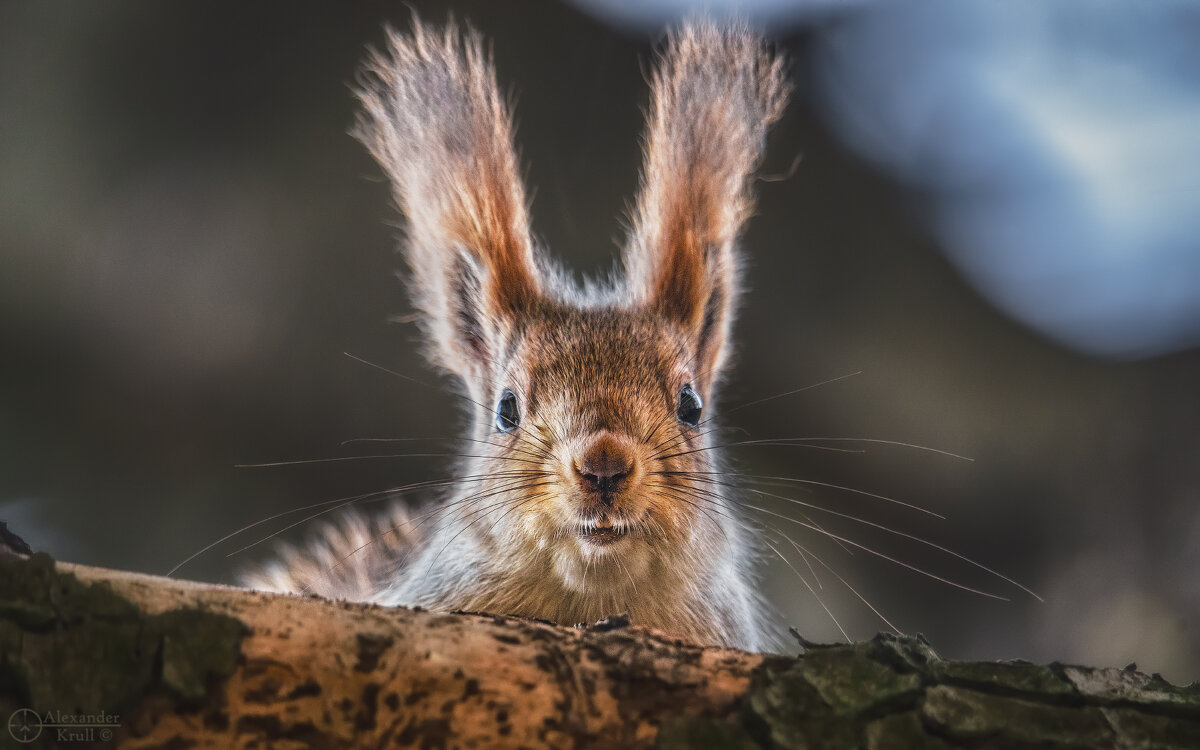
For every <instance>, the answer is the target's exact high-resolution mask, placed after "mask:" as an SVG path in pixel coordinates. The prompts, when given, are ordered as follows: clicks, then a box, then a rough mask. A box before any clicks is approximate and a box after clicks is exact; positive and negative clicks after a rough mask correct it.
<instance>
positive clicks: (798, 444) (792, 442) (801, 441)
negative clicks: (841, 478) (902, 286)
mask: <svg viewBox="0 0 1200 750" xmlns="http://www.w3.org/2000/svg"><path fill="white" fill-rule="evenodd" d="M833 441H852V442H859V443H879V444H882V445H895V446H899V447H903V448H912V449H913V450H919V451H925V452H927V453H937V454H939V455H943V456H947V457H949V458H955V459H958V460H960V461H971V462H974V460H975V459H973V458H970V457H969V456H961V455H959V454H957V453H951V452H950V451H945V450H942V449H940V448H931V447H929V446H927V445H918V444H916V443H905V442H902V441H899V440H880V439H874V438H850V437H838V438H831V437H811V438H803V437H801V438H765V439H762V440H738V441H735V442H732V443H720V444H718V445H709V446H704V447H701V448H692V449H690V450H686V451H679V452H677V453H670V454H668V455H665V456H661V459H662V460H664V461H665V460H667V459H669V458H676V457H678V456H687V455H691V454H693V453H701V452H704V451H712V450H720V449H724V448H741V447H744V446H747V445H759V446H766V445H773V446H784V447H793V448H817V447H819V446H815V445H812V443H815V442H833Z"/></svg>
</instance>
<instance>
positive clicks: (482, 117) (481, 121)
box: [353, 22, 541, 384]
mask: <svg viewBox="0 0 1200 750" xmlns="http://www.w3.org/2000/svg"><path fill="white" fill-rule="evenodd" d="M357 94H358V97H359V99H360V101H361V103H362V110H361V112H360V113H359V116H358V120H357V122H356V124H355V127H354V130H353V134H354V135H355V136H356V137H357V138H358V139H359V140H360V141H362V142H363V144H365V145H366V147H367V148H368V150H370V152H371V154H372V155H373V156H374V157H375V159H376V161H378V162H379V164H380V166H382V167H383V169H384V171H385V172H386V173H387V175H388V177H389V178H390V180H391V183H392V190H393V194H394V196H395V199H396V203H397V205H398V206H399V208H400V210H401V211H402V212H403V213H404V215H405V216H406V217H407V219H408V224H407V238H406V243H405V251H406V257H407V260H408V265H409V269H410V271H411V278H410V294H411V296H412V299H413V303H414V305H415V306H416V308H417V309H418V310H419V311H420V312H421V313H422V318H421V319H422V321H423V324H424V327H425V330H426V335H427V337H428V338H429V341H430V355H431V358H432V359H433V360H434V362H435V363H436V364H439V365H441V366H443V367H445V368H447V369H449V370H451V371H453V372H455V373H457V374H459V375H460V376H462V377H463V378H464V379H465V380H467V381H468V383H469V384H470V383H471V381H472V380H477V379H478V378H479V377H481V376H482V377H486V368H487V367H488V366H490V365H489V363H490V362H491V361H492V360H493V359H494V354H495V351H496V342H497V341H498V340H500V339H502V338H504V337H505V336H506V335H507V334H508V333H509V329H511V327H513V326H515V325H518V324H519V323H520V319H521V315H522V313H523V311H525V310H527V309H528V307H529V306H530V305H532V304H533V303H534V302H535V301H536V300H537V299H538V297H539V296H540V294H541V283H540V281H539V276H538V271H537V268H538V264H537V261H536V258H535V251H534V248H533V243H532V241H531V240H530V236H529V227H528V211H527V208H526V201H525V191H524V189H523V187H522V185H521V181H520V178H519V176H518V169H517V159H516V156H515V154H514V151H513V144H512V118H511V116H510V114H509V111H508V108H507V106H506V105H505V103H504V101H503V99H502V98H501V96H500V94H499V91H498V88H497V85H496V75H495V71H494V70H493V66H492V63H491V60H490V58H489V56H488V55H487V53H486V52H485V51H484V49H483V42H482V40H481V38H480V36H479V34H477V33H476V32H474V31H472V30H470V29H468V30H466V31H465V32H463V31H460V30H459V29H458V28H457V27H456V26H454V25H453V24H451V25H449V26H448V27H447V28H446V29H445V30H444V31H440V32H439V31H436V30H434V29H432V28H431V27H428V26H425V25H423V24H421V23H419V22H418V23H415V24H414V27H413V30H412V32H411V34H407V35H405V34H400V33H397V32H395V31H393V30H391V29H388V30H387V47H386V50H385V51H384V52H382V53H381V52H372V53H371V55H370V57H369V58H368V61H367V63H366V65H365V67H364V68H363V70H362V71H361V73H360V76H359V86H358V90H357Z"/></svg>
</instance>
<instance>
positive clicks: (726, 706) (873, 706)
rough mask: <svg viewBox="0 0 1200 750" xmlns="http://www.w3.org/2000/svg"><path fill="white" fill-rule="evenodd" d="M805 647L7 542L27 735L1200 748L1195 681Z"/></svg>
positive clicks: (7, 609)
mask: <svg viewBox="0 0 1200 750" xmlns="http://www.w3.org/2000/svg"><path fill="white" fill-rule="evenodd" d="M806 646H807V649H806V653H805V654H804V655H803V656H801V657H799V658H792V657H786V656H773V655H761V654H750V653H745V652H740V651H730V650H724V649H718V648H699V647H696V646H692V645H688V644H684V643H681V642H678V641H675V640H672V639H668V638H664V637H661V636H660V635H657V634H654V633H651V632H647V631H644V630H642V629H639V628H634V627H629V626H628V625H627V624H626V623H624V622H622V621H621V620H620V619H619V618H617V619H614V620H610V621H606V622H605V623H602V624H600V625H598V626H595V627H592V628H588V629H572V628H563V627H558V626H555V625H549V624H543V623H538V622H531V621H527V620H520V619H515V618H508V617H498V616H487V615H471V614H440V613H431V612H423V611H419V610H409V609H384V608H380V607H376V606H371V605H360V604H347V603H339V602H330V601H326V600H322V599H315V598H304V597H292V596H277V595H267V594H259V593H254V592H250V591H245V590H241V589H236V588H231V587H225V586H215V585H205V584H197V583H189V582H184V581H175V580H169V579H164V578H157V577H153V576H145V575H138V574H132V573H121V572H114V571H108V570H100V569H96V568H87V567H82V566H76V565H68V564H64V563H55V562H54V561H52V560H51V559H50V558H49V557H47V556H45V555H34V556H33V557H31V558H21V557H14V556H7V557H0V711H2V712H3V713H2V715H0V718H6V719H8V718H10V716H11V718H12V720H11V721H9V729H10V731H13V732H21V731H24V732H25V737H26V738H28V737H29V736H30V735H31V733H32V732H34V731H35V730H37V731H39V732H40V734H39V735H38V736H37V737H36V739H34V740H33V741H32V742H30V743H28V744H27V745H18V746H31V747H38V746H42V747H58V746H62V747H70V746H71V745H70V744H69V742H68V741H69V740H70V739H72V738H71V737H69V736H68V737H67V738H65V739H64V738H63V736H62V735H61V734H59V733H60V732H62V731H64V730H65V731H68V732H85V731H91V735H90V737H85V736H83V735H82V734H80V735H78V736H76V737H75V738H74V739H91V740H93V741H97V742H100V743H102V744H103V743H106V742H107V743H111V744H115V745H119V746H121V747H130V748H152V747H153V748H164V747H251V746H254V747H272V748H282V747H296V748H300V747H322V748H325V747H327V748H343V747H344V748H351V747H354V748H358V747H447V748H449V747H478V748H518V747H527V748H534V747H546V748H551V747H552V748H568V747H585V746H591V747H618V746H619V747H624V748H636V747H655V746H657V747H663V748H683V747H718V748H719V747H727V748H775V747H804V748H810V747H811V748H818V747H819V748H858V747H866V748H905V747H922V748H923V747H964V748H965V747H970V748H991V747H994V748H1021V747H1064V748H1065V747H1079V748H1110V747H1111V748H1140V747H1146V748H1149V747H1178V748H1197V747H1200V686H1197V685H1195V684H1193V685H1192V686H1190V687H1187V688H1179V687H1174V686H1172V685H1170V684H1168V683H1167V682H1165V681H1163V680H1162V679H1161V678H1159V677H1157V676H1155V677H1149V676H1146V675H1144V674H1141V673H1139V672H1135V671H1126V670H1113V669H1088V668H1083V667H1072V666H1064V665H1060V664H1052V665H1049V666H1038V665H1034V664H1030V663H1025V662H1002V663H969V662H952V661H945V660H942V659H940V658H938V657H937V656H936V654H934V652H933V651H932V649H930V648H929V646H928V644H926V643H925V642H924V641H923V640H922V639H919V638H917V639H913V638H895V637H890V636H878V637H876V638H875V639H874V640H872V641H870V642H866V643H856V644H849V645H833V646H817V645H815V644H806ZM21 709H30V711H28V712H26V711H22V710H21ZM56 719H57V720H56ZM103 719H109V721H103ZM53 724H57V725H58V726H51V725H53ZM104 724H107V725H110V726H101V725H104ZM85 725H86V726H85ZM3 732H4V730H0V738H2V739H3V740H4V741H5V742H7V741H9V740H10V737H9V736H6V735H4V734H3ZM104 732H108V733H109V734H107V735H106V734H104ZM12 738H17V739H20V738H18V737H17V735H16V734H13V735H12Z"/></svg>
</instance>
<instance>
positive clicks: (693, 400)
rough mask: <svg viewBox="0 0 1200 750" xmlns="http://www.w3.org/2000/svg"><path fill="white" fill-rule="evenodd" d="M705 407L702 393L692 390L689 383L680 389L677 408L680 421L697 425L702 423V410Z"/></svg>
mask: <svg viewBox="0 0 1200 750" xmlns="http://www.w3.org/2000/svg"><path fill="white" fill-rule="evenodd" d="M703 408H704V402H703V401H701V400H700V394H699V393H696V392H695V391H693V390H692V386H691V384H690V383H689V384H688V385H685V386H684V387H683V388H681V389H680V391H679V408H678V409H676V410H675V416H677V417H679V421H680V422H683V423H684V424H686V425H690V426H692V427H695V426H696V425H698V424H700V410H701V409H703Z"/></svg>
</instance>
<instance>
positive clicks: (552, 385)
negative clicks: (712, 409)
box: [514, 308, 690, 400]
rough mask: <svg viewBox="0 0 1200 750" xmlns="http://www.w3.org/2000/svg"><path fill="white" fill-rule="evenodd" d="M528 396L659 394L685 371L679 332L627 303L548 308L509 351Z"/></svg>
mask: <svg viewBox="0 0 1200 750" xmlns="http://www.w3.org/2000/svg"><path fill="white" fill-rule="evenodd" d="M514 360H515V362H514V363H515V364H517V365H518V368H517V369H519V370H520V371H523V372H524V373H525V374H526V377H527V378H528V380H529V383H528V388H529V390H530V398H531V400H536V399H537V398H539V397H540V398H542V399H545V398H551V397H552V396H551V395H550V394H552V393H563V392H565V391H570V392H571V393H572V394H573V395H575V396H578V397H583V398H603V397H605V396H606V395H613V396H616V395H621V396H622V397H623V398H625V399H628V398H630V397H634V396H637V397H644V398H652V399H661V398H662V396H663V394H665V393H668V392H670V391H671V390H673V389H675V388H678V387H679V386H680V385H682V383H676V382H675V381H676V380H678V379H680V378H682V377H687V376H688V366H689V364H690V362H689V354H688V353H687V349H686V346H685V345H684V341H683V337H682V336H677V335H675V334H674V333H673V332H672V331H671V330H670V329H669V328H668V327H666V326H664V324H663V322H662V320H661V319H660V318H658V316H656V315H654V314H652V313H650V312H646V311H641V310H637V309H634V310H630V309H627V308H595V309H562V310H550V311H547V314H545V315H544V316H539V317H538V319H536V320H534V321H532V322H531V324H530V325H529V326H528V327H527V328H526V329H525V331H524V335H523V336H521V340H520V343H519V345H518V346H517V348H516V351H515V352H514Z"/></svg>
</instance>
